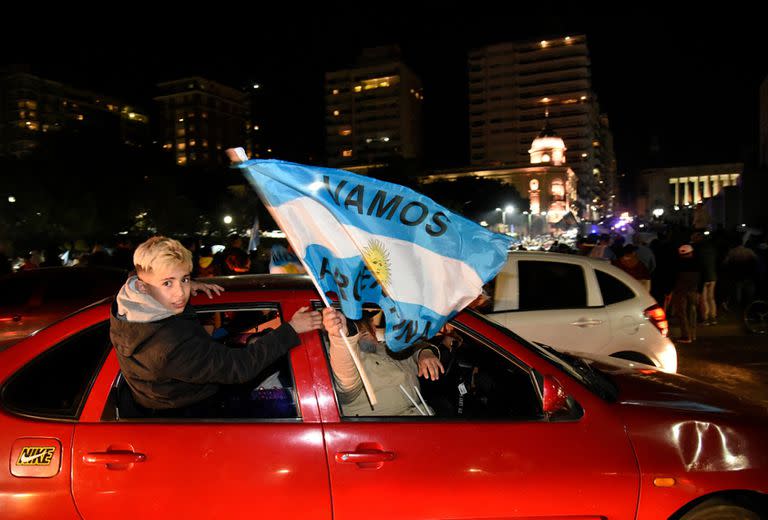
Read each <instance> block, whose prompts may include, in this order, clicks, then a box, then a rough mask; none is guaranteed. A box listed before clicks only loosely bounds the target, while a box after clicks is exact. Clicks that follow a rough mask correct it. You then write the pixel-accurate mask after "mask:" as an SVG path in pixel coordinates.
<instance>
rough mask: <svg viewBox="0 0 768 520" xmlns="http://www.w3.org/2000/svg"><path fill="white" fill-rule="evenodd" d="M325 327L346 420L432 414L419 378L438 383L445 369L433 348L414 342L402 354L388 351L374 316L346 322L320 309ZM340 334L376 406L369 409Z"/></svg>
mask: <svg viewBox="0 0 768 520" xmlns="http://www.w3.org/2000/svg"><path fill="white" fill-rule="evenodd" d="M323 326H324V327H325V330H326V331H328V338H329V340H330V358H331V369H332V371H333V378H334V381H335V383H336V389H337V395H338V397H339V402H340V404H341V409H342V412H343V413H344V415H346V416H356V415H359V416H370V415H388V416H394V415H432V414H433V411H432V410H431V409H430V408H429V407H428V406H427V403H426V402H425V401H424V400H423V398H422V396H421V392H420V390H419V376H421V377H424V378H426V379H430V380H437V379H438V378H439V377H440V374H442V373H443V365H442V364H441V363H440V359H439V357H438V355H439V351H438V350H437V348H436V347H434V346H432V345H430V344H428V343H426V342H418V343H417V344H416V345H414V347H412V348H411V349H408V350H406V351H405V352H404V353H403V354H401V353H393V352H392V351H391V350H389V349H388V348H387V345H386V344H385V343H384V341H383V340H382V339H379V338H380V337H382V335H381V334H380V333H379V334H377V329H376V328H375V326H374V322H373V319H372V318H367V317H364V319H363V320H360V321H351V320H347V318H346V316H344V314H342V313H341V312H339V311H338V310H336V309H333V308H330V307H326V308H325V309H323ZM342 334H344V335H346V336H348V337H347V339H348V341H349V343H350V345H351V347H352V349H353V351H354V352H355V353H356V354H357V356H358V357H359V358H360V361H361V363H362V365H363V369H364V370H365V372H366V374H367V375H368V378H369V379H370V381H371V386H372V387H373V391H374V393H375V394H376V398H377V400H378V403H377V404H376V405H375V406H374V407H373V409H371V405H370V403H369V401H368V398H367V396H366V393H365V391H364V388H363V382H362V379H361V377H360V374H359V372H358V371H357V368H356V367H355V364H354V361H353V360H352V356H351V355H350V353H349V350H348V349H347V347H346V345H345V344H344V339H343V338H342Z"/></svg>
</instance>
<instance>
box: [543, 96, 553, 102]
mask: <svg viewBox="0 0 768 520" xmlns="http://www.w3.org/2000/svg"><path fill="white" fill-rule="evenodd" d="M550 101H552V99H551V98H548V97H545V98H541V102H542V103H549V102H550Z"/></svg>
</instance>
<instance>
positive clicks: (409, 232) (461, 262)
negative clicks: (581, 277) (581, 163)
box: [237, 159, 511, 351]
mask: <svg viewBox="0 0 768 520" xmlns="http://www.w3.org/2000/svg"><path fill="white" fill-rule="evenodd" d="M237 166H238V167H240V168H242V169H244V171H245V174H246V177H247V178H248V180H249V182H250V183H251V184H252V185H253V186H254V188H255V189H256V191H257V192H258V193H259V195H260V196H261V198H262V200H263V202H264V204H265V205H266V206H267V209H268V210H269V211H270V213H271V214H272V216H273V217H274V219H275V221H276V222H277V224H278V225H279V226H280V228H281V229H282V230H283V231H284V232H285V234H286V235H287V236H288V238H289V240H290V242H291V244H292V245H293V249H294V251H295V253H296V254H297V255H299V256H300V257H301V258H302V260H303V261H304V263H305V265H306V266H307V269H308V270H309V272H310V273H309V274H310V275H311V276H313V277H314V279H315V280H316V282H317V284H318V285H319V287H320V288H321V289H322V290H323V291H325V292H326V293H333V294H335V295H336V296H337V298H338V299H339V302H340V303H341V309H342V311H343V312H344V314H345V315H346V316H347V317H349V318H352V319H360V317H361V315H362V309H363V305H364V304H376V305H378V306H379V307H380V308H381V309H382V310H383V311H384V316H385V319H386V332H385V340H386V342H387V345H388V346H389V348H390V349H392V350H394V351H399V350H402V349H404V348H406V347H407V346H409V345H411V344H412V343H413V342H414V341H416V340H417V339H420V338H430V337H432V336H434V335H435V334H437V333H438V332H439V331H440V328H441V327H442V326H443V324H445V322H446V321H448V320H449V319H450V318H451V317H453V316H454V315H455V314H456V313H457V312H459V311H460V310H461V309H463V308H464V307H466V306H467V305H468V304H469V303H471V302H472V301H473V300H474V299H475V298H476V297H477V296H478V295H480V293H481V292H482V288H483V284H484V283H485V282H487V281H488V280H490V279H491V278H493V277H494V276H496V273H498V271H499V270H500V269H501V267H502V266H503V265H504V262H505V261H506V258H507V250H508V248H509V246H510V240H511V239H510V238H509V237H508V236H506V235H501V234H498V233H492V232H490V231H488V230H487V229H485V228H483V227H481V226H479V225H477V224H475V223H474V222H471V221H470V220H467V219H465V218H464V217H461V216H459V215H457V214H455V213H452V212H450V211H449V210H447V209H445V208H444V207H442V206H440V205H439V204H437V203H436V202H434V201H433V200H431V199H429V198H428V197H425V196H423V195H420V194H419V193H416V192H415V191H413V190H410V189H408V188H405V187H403V186H399V185H397V184H392V183H387V182H382V181H379V180H377V179H374V178H371V177H364V176H361V175H355V174H353V173H350V172H347V171H344V170H335V169H330V168H321V167H315V166H304V165H301V164H295V163H289V162H284V161H277V160H259V159H254V160H250V161H246V162H243V163H240V164H238V165H237Z"/></svg>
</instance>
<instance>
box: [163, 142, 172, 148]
mask: <svg viewBox="0 0 768 520" xmlns="http://www.w3.org/2000/svg"><path fill="white" fill-rule="evenodd" d="M171 148H173V145H172V144H171V143H165V144H164V145H163V150H170V149H171Z"/></svg>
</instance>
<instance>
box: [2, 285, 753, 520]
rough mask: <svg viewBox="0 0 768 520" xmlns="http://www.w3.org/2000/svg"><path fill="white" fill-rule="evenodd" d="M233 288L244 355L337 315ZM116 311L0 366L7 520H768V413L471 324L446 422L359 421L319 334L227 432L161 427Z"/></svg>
mask: <svg viewBox="0 0 768 520" xmlns="http://www.w3.org/2000/svg"><path fill="white" fill-rule="evenodd" d="M216 281H217V282H218V283H220V284H222V285H224V286H225V287H226V289H227V291H226V292H225V293H224V294H223V295H222V296H219V297H216V298H215V299H213V300H209V299H208V298H206V297H205V296H202V297H197V298H195V299H194V300H193V304H195V305H197V310H198V312H199V314H200V318H201V320H202V321H203V323H204V325H205V326H207V327H209V330H211V331H212V332H213V334H214V335H215V336H216V337H220V338H221V341H222V342H224V343H226V344H228V345H229V346H231V347H232V348H238V346H239V345H242V344H243V343H244V342H245V341H246V340H247V338H248V337H250V336H251V335H253V334H262V333H263V332H264V331H265V330H267V329H269V328H272V327H274V326H276V325H277V324H278V323H280V321H281V320H283V319H286V317H290V316H292V314H293V313H294V312H295V311H296V310H297V309H298V308H299V307H301V306H304V305H308V304H311V305H315V306H317V307H319V306H320V305H321V304H320V301H319V298H318V295H317V293H316V292H315V291H314V289H313V288H312V285H311V283H310V281H309V280H308V279H307V278H305V277H299V276H276V277H275V276H272V277H270V276H259V275H256V276H244V277H238V278H232V279H220V280H216ZM110 303H111V302H109V301H103V302H101V303H99V304H95V305H93V306H91V307H89V308H87V309H84V310H82V311H81V312H79V313H77V314H75V315H72V316H70V317H68V318H66V319H64V320H62V321H59V322H57V323H55V324H53V325H51V326H49V327H48V328H46V329H44V330H42V331H40V332H39V333H37V334H36V335H34V336H32V337H29V338H27V339H25V340H23V341H21V342H19V343H17V344H15V345H13V346H11V347H10V348H8V349H7V350H5V351H4V352H1V353H0V392H1V393H0V404H1V405H2V408H1V409H0V459H1V460H3V461H5V462H4V463H3V465H2V469H0V512H2V514H1V515H0V516H2V518H3V519H12V518H82V519H86V520H90V519H102V518H110V519H118V518H126V519H131V520H137V519H140V520H150V519H153V518H163V519H165V518H227V519H235V518H254V517H258V518H286V519H292V518H297V519H298V518H301V519H323V518H327V519H331V518H333V519H336V520H342V519H354V520H359V519H360V518H386V519H388V520H391V519H395V518H396V519H404V518H414V519H416V518H419V519H422V518H453V519H457V518H529V519H530V518H537V519H543V518H574V519H575V518H578V519H591V518H594V519H597V518H621V519H647V518H670V517H673V518H685V519H690V518H761V517H762V516H761V515H764V514H765V511H766V503H767V500H766V497H767V495H766V493H768V470H767V468H768V445H766V441H765V439H766V438H768V421H766V412H765V410H763V409H762V408H759V407H757V406H755V405H750V404H748V403H747V402H744V401H741V400H739V399H738V398H736V397H734V396H732V395H730V394H726V393H722V392H719V391H718V390H716V389H714V388H712V387H709V386H705V385H703V384H699V383H696V382H694V381H692V380H690V379H687V378H685V377H682V376H676V375H672V374H666V373H663V372H659V371H656V370H652V369H647V368H645V369H642V370H636V369H634V368H632V367H631V363H630V362H627V361H622V360H616V359H611V360H610V361H606V362H605V363H603V362H598V361H589V360H583V359H579V358H574V357H570V356H568V355H566V354H562V353H557V352H555V351H554V350H547V349H545V348H540V347H538V346H534V345H531V344H530V343H528V342H526V341H525V340H523V339H521V338H519V337H517V336H515V335H514V334H512V333H510V332H509V331H508V330H506V329H504V328H502V327H500V326H498V325H495V324H494V323H492V322H490V321H488V320H487V319H485V318H484V317H482V316H481V315H479V314H476V313H473V312H464V313H461V314H459V315H458V316H457V317H456V319H454V320H453V322H452V323H453V325H454V326H455V332H456V333H457V334H458V335H459V336H460V337H461V338H462V339H463V342H462V343H461V346H459V347H457V348H455V349H454V351H453V354H452V357H451V359H450V360H448V359H444V361H445V364H446V365H448V366H446V369H447V373H446V374H445V375H444V376H443V378H442V382H443V384H442V385H441V384H438V385H437V386H435V387H432V388H430V389H428V388H427V387H426V386H425V387H424V388H423V389H422V391H423V393H424V394H425V399H427V400H428V401H430V404H431V405H432V407H433V408H434V409H435V410H436V412H437V414H436V415H435V416H417V417H344V416H343V415H342V413H341V411H340V407H339V402H338V400H337V397H336V393H335V390H334V384H333V379H332V377H331V374H330V371H329V360H328V356H327V349H326V342H327V338H326V337H325V335H324V333H322V332H312V333H307V334H304V335H303V336H302V344H301V345H300V346H299V347H297V348H294V349H293V350H291V352H290V354H289V355H287V356H286V357H285V358H284V359H282V360H280V361H278V362H277V363H276V364H275V365H273V366H272V367H269V368H268V369H267V370H265V371H264V373H262V374H261V375H260V376H259V377H258V378H256V379H255V380H254V381H253V382H251V383H249V384H248V385H244V386H243V387H242V388H239V389H236V391H233V392H231V393H229V395H230V397H229V398H228V399H227V401H226V402H222V403H220V405H217V406H216V409H215V410H212V411H211V416H208V417H207V418H201V419H170V418H165V419H158V418H152V419H148V418H144V417H141V416H140V414H138V415H137V414H136V413H135V410H134V409H132V406H131V403H132V398H131V394H130V391H129V390H128V388H127V387H126V385H125V382H124V381H123V380H122V378H121V377H120V371H119V367H118V363H117V359H116V358H115V353H114V352H113V350H112V348H111V346H110V343H109V323H108V316H109V308H110ZM608 363H610V364H608ZM233 396H234V397H233ZM238 396H239V397H238ZM216 414H219V416H216Z"/></svg>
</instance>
